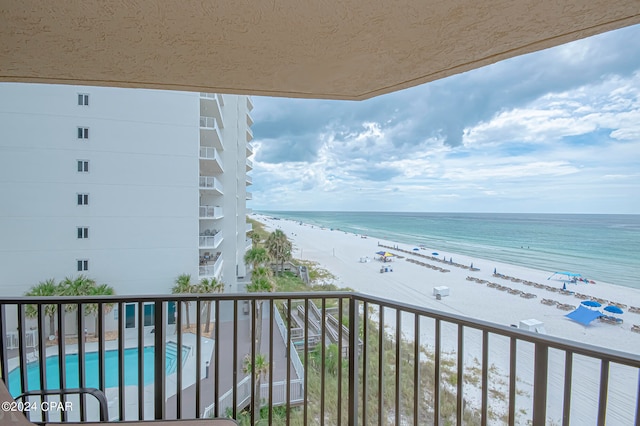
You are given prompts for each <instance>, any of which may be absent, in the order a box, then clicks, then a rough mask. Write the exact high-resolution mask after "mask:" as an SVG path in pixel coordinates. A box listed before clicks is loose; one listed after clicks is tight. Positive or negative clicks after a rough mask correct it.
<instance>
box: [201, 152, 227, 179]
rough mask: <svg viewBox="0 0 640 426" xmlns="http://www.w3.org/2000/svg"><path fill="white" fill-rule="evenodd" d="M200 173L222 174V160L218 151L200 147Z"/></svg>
mask: <svg viewBox="0 0 640 426" xmlns="http://www.w3.org/2000/svg"><path fill="white" fill-rule="evenodd" d="M200 171H201V172H203V173H207V172H211V173H222V172H223V169H222V159H221V158H220V154H219V153H218V150H217V149H216V148H213V147H209V146H201V147H200Z"/></svg>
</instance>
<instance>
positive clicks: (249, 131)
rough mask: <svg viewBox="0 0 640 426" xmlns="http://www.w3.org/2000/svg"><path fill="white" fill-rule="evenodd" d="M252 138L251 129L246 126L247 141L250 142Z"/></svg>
mask: <svg viewBox="0 0 640 426" xmlns="http://www.w3.org/2000/svg"><path fill="white" fill-rule="evenodd" d="M252 139H253V130H251V128H250V127H247V142H250V141H251V140H252Z"/></svg>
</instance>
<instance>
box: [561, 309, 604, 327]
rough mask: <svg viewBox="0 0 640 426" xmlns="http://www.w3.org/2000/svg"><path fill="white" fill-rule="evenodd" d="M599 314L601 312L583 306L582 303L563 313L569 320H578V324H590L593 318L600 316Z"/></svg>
mask: <svg viewBox="0 0 640 426" xmlns="http://www.w3.org/2000/svg"><path fill="white" fill-rule="evenodd" d="M601 316H602V312H600V311H594V310H592V309H589V308H587V307H585V306H584V305H580V306H578V309H576V310H575V311H573V312H570V313H568V314H567V315H565V317H567V318H569V319H570V320H573V321H575V322H579V323H580V324H582V325H585V326H586V325H589V324H591V322H592V321H593V320H595V319H596V318H600V317H601Z"/></svg>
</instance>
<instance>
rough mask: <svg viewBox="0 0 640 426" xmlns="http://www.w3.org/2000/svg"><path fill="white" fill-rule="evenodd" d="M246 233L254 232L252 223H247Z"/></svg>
mask: <svg viewBox="0 0 640 426" xmlns="http://www.w3.org/2000/svg"><path fill="white" fill-rule="evenodd" d="M246 226H247V227H246V232H251V231H252V230H253V224H252V223H247V224H246Z"/></svg>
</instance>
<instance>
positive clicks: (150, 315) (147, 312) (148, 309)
mask: <svg viewBox="0 0 640 426" xmlns="http://www.w3.org/2000/svg"><path fill="white" fill-rule="evenodd" d="M154 312H155V306H154V305H144V326H145V327H148V326H150V325H153V324H154V320H155V315H154Z"/></svg>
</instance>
